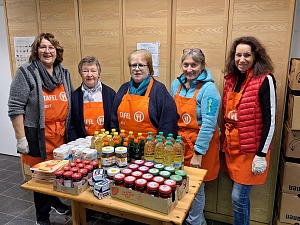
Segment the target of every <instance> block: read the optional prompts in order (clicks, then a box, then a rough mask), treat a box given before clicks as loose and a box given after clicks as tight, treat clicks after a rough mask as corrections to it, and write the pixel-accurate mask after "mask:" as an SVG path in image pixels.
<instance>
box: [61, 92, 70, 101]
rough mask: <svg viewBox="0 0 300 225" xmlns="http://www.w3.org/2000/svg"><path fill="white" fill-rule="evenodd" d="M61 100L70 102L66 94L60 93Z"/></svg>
mask: <svg viewBox="0 0 300 225" xmlns="http://www.w3.org/2000/svg"><path fill="white" fill-rule="evenodd" d="M59 98H60V100H62V101H63V102H66V101H68V99H67V95H66V92H60V93H59Z"/></svg>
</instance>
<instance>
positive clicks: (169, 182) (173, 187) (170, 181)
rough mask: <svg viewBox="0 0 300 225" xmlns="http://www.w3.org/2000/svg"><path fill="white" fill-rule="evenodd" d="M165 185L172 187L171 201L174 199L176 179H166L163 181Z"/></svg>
mask: <svg viewBox="0 0 300 225" xmlns="http://www.w3.org/2000/svg"><path fill="white" fill-rule="evenodd" d="M164 184H165V185H169V186H170V187H171V189H172V201H174V200H175V195H176V194H175V193H176V181H174V180H171V179H167V180H165V181H164Z"/></svg>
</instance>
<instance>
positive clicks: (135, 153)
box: [131, 138, 142, 161]
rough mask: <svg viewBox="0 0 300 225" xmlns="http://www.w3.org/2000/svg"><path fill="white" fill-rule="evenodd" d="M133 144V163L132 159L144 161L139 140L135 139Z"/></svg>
mask: <svg viewBox="0 0 300 225" xmlns="http://www.w3.org/2000/svg"><path fill="white" fill-rule="evenodd" d="M133 142H134V143H133V148H132V157H131V161H132V159H134V160H139V159H142V154H141V149H140V146H139V140H138V139H137V138H135V139H134V141H133Z"/></svg>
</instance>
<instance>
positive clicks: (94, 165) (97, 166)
mask: <svg viewBox="0 0 300 225" xmlns="http://www.w3.org/2000/svg"><path fill="white" fill-rule="evenodd" d="M90 164H91V165H92V166H93V168H94V170H96V169H99V162H98V161H97V160H95V161H91V162H90Z"/></svg>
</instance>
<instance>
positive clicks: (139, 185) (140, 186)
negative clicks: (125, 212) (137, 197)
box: [135, 178, 147, 193]
mask: <svg viewBox="0 0 300 225" xmlns="http://www.w3.org/2000/svg"><path fill="white" fill-rule="evenodd" d="M146 187H147V180H145V179H143V178H139V179H136V180H135V190H136V191H139V192H142V193H144V192H145V191H146Z"/></svg>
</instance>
